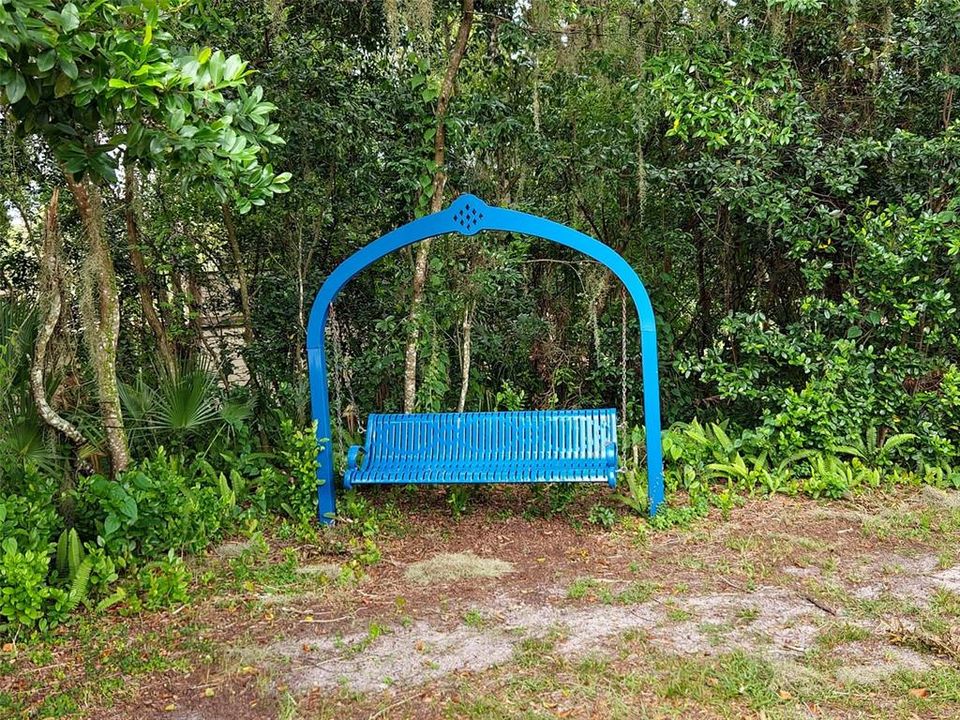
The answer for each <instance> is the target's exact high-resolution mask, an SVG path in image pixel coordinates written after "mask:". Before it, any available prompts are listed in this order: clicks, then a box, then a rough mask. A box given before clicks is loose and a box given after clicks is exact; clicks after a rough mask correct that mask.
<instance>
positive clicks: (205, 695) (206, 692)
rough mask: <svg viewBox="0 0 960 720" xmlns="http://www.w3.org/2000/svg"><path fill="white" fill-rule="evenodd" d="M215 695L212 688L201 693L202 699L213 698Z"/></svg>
mask: <svg viewBox="0 0 960 720" xmlns="http://www.w3.org/2000/svg"><path fill="white" fill-rule="evenodd" d="M216 694H217V692H216V690H214V689H213V688H207V689H206V690H204V691H203V696H204V697H213V696H214V695H216Z"/></svg>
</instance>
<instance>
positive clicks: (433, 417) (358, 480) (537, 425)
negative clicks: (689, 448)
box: [307, 195, 664, 523]
mask: <svg viewBox="0 0 960 720" xmlns="http://www.w3.org/2000/svg"><path fill="white" fill-rule="evenodd" d="M488 230H493V231H499V232H507V233H518V234H522V235H530V236H534V237H539V238H543V239H545V240H549V241H552V242H555V243H558V244H560V245H564V246H566V247H568V248H570V249H572V250H576V251H579V252H581V253H583V254H585V255H587V256H588V257H590V258H591V259H593V260H595V261H596V262H598V263H600V264H601V265H603V266H604V267H606V268H607V269H608V270H609V271H610V272H612V273H613V274H614V275H616V276H617V277H618V278H619V279H620V281H621V282H622V283H623V285H624V287H625V288H626V291H627V292H628V293H629V295H630V297H631V298H632V299H633V302H634V305H635V306H636V309H637V320H638V323H639V328H640V349H641V359H642V362H643V414H644V425H645V427H646V445H647V496H648V498H649V501H650V514H651V515H653V514H654V513H656V511H657V508H658V507H659V505H660V503H661V502H663V490H664V488H663V449H662V447H661V444H660V389H659V387H660V385H659V382H660V381H659V377H658V368H657V364H658V363H657V330H656V323H655V321H654V317H653V306H652V305H651V304H650V298H649V297H648V295H647V291H646V289H645V288H644V287H643V283H642V282H640V278H639V277H638V276H637V273H636V271H635V270H634V269H633V268H632V267H630V264H629V263H628V262H627V261H626V260H624V259H623V258H622V257H621V256H620V255H619V254H617V252H616V251H615V250H613V248H610V247H607V246H606V245H604V244H603V243H601V242H600V241H599V240H596V239H594V238H591V237H589V236H587V235H584V234H583V233H581V232H578V231H577V230H574V229H573V228H571V227H567V226H565V225H560V224H558V223H555V222H552V221H550V220H547V219H546V218H540V217H535V216H533V215H528V214H527V213H523V212H518V211H516V210H508V209H507V208H498V207H494V206H492V205H487V204H486V203H485V202H483V201H482V200H480V199H479V198H477V197H474V196H473V195H461V196H460V197H459V198H457V199H456V200H455V201H454V202H453V204H452V205H451V206H450V207H448V208H447V209H446V210H441V211H440V212H437V213H433V214H431V215H426V216H424V217H421V218H418V219H416V220H414V221H412V222H409V223H407V224H406V225H403V226H401V227H399V228H396V229H395V230H392V231H390V232H388V233H387V234H386V235H383V236H382V237H380V238H379V239H377V240H375V241H373V242H372V243H370V244H369V245H365V246H363V247H362V248H360V249H359V250H357V251H356V252H355V253H353V255H351V256H350V257H348V258H347V259H346V260H344V261H343V262H342V263H340V264H339V265H338V266H337V267H336V268H335V269H334V270H333V272H331V273H330V275H329V276H328V277H327V279H326V280H325V281H324V283H323V286H322V287H321V288H320V292H318V293H317V296H316V298H315V299H314V302H313V307H312V309H311V310H310V322H309V324H308V326H307V367H308V369H309V372H310V395H311V401H312V411H313V419H314V420H315V421H316V427H317V430H316V432H317V450H318V454H317V482H318V489H317V503H318V504H317V515H318V517H319V519H320V521H321V522H324V523H330V522H333V521H334V519H335V518H336V512H337V503H336V487H335V485H334V468H333V465H334V462H333V460H334V455H333V443H332V442H331V440H332V436H333V433H332V429H331V423H330V388H329V385H328V381H327V358H326V352H325V350H324V344H325V340H326V325H327V319H328V318H329V316H330V310H331V306H332V304H333V301H334V299H335V298H336V297H337V294H338V293H339V292H340V290H341V289H342V288H343V287H344V285H346V284H347V283H348V282H349V281H350V279H351V278H352V277H354V276H355V275H356V274H357V273H359V272H360V271H361V270H363V269H364V268H366V267H369V266H370V265H372V264H373V263H375V262H377V261H378V260H379V259H380V258H382V257H384V256H386V255H388V254H389V253H391V252H394V251H395V250H399V249H400V248H403V247H407V246H409V245H412V244H413V243H415V242H418V241H420V240H424V239H426V238H431V237H436V236H438V235H444V234H447V233H457V234H459V235H462V236H464V237H471V236H473V235H476V234H477V233H478V232H481V231H488ZM616 454H617V453H616V413H615V412H614V411H613V410H559V411H540V412H522V413H457V414H454V413H451V414H446V413H443V414H427V415H371V416H370V417H369V419H368V424H367V436H366V444H365V445H364V446H363V447H362V448H361V447H359V446H358V447H353V448H351V449H350V451H349V454H348V467H347V471H346V474H345V476H344V485H346V486H347V487H350V486H351V485H364V484H375V483H402V484H406V483H480V482H484V483H485V482H504V483H520V482H524V483H536V482H552V481H562V482H607V483H609V484H610V485H614V483H615V482H616V471H617V460H616ZM361 456H363V458H362V459H361Z"/></svg>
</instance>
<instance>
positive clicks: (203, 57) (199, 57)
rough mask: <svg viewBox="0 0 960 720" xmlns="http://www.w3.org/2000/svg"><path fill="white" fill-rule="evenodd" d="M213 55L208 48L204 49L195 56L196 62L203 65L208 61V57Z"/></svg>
mask: <svg viewBox="0 0 960 720" xmlns="http://www.w3.org/2000/svg"><path fill="white" fill-rule="evenodd" d="M212 54H213V50H211V49H210V48H208V47H205V48H204V49H203V50H201V51H200V54H199V55H197V62H198V63H200V64H201V65H203V64H204V63H205V62H206V61H207V60H209V59H210V55H212Z"/></svg>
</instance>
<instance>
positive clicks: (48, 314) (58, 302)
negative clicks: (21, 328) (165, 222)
mask: <svg viewBox="0 0 960 720" xmlns="http://www.w3.org/2000/svg"><path fill="white" fill-rule="evenodd" d="M59 201H60V191H59V189H56V188H55V189H54V191H53V195H51V197H50V204H49V205H47V211H46V213H45V214H44V222H43V242H42V245H41V247H40V278H39V282H38V285H39V287H40V306H41V309H42V318H41V324H40V331H39V332H38V333H37V341H36V344H35V345H34V351H33V363H32V365H31V366H30V389H31V390H32V391H33V400H34V403H36V406H37V412H38V413H39V414H40V417H41V418H43V421H44V422H45V423H47V425H49V426H50V427H52V428H53V429H54V430H57V431H58V432H61V433H63V434H64V435H66V436H67V437H68V438H69V439H70V440H71V441H73V443H74V444H76V445H78V446H79V445H86V444H87V442H88V441H87V438H86V437H84V435H83V433H81V432H80V430H78V429H77V427H76V426H75V425H73V424H72V423H71V422H70V421H69V420H67V419H65V418H64V417H62V416H61V415H60V414H59V413H58V412H57V411H56V410H54V409H53V407H51V405H50V402H49V401H48V400H47V391H46V387H45V385H44V382H43V374H44V368H45V366H46V360H47V347H48V345H49V344H50V339H51V338H52V337H53V333H54V331H55V330H56V328H57V323H59V322H60V310H61V306H62V302H63V299H62V296H63V288H62V287H61V284H60V280H61V278H62V277H63V276H62V268H61V266H60V228H59V225H58V223H57V209H58V205H59Z"/></svg>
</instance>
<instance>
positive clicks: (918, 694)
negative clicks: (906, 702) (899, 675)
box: [910, 688, 930, 698]
mask: <svg viewBox="0 0 960 720" xmlns="http://www.w3.org/2000/svg"><path fill="white" fill-rule="evenodd" d="M910 694H911V695H913V696H914V697H915V698H925V697H926V696H927V695H929V694H930V691H929V690H927V689H926V688H910Z"/></svg>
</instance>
